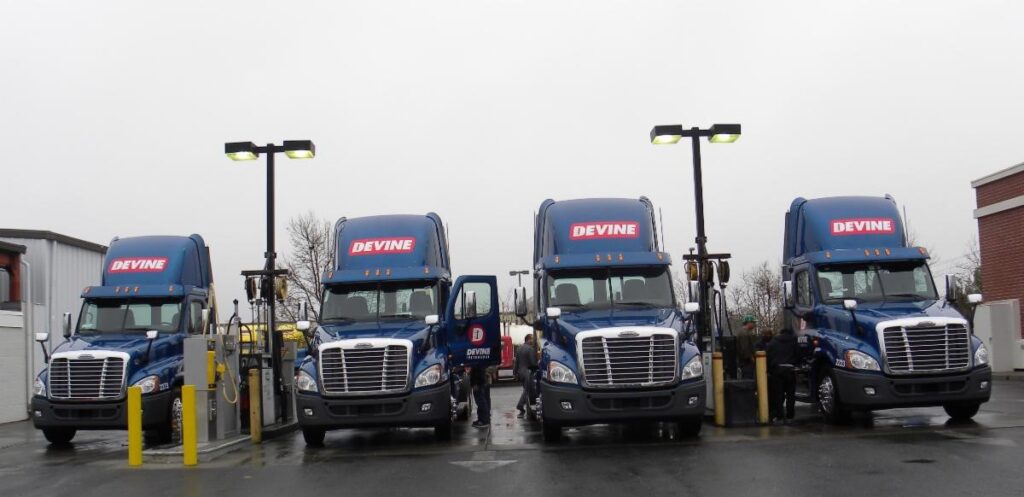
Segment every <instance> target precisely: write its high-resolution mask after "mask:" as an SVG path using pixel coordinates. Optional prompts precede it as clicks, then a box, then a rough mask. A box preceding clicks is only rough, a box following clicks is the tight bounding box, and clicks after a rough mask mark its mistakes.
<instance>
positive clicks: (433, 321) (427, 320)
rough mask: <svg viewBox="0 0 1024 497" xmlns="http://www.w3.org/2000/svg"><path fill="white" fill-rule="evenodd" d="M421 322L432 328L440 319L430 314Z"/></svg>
mask: <svg viewBox="0 0 1024 497" xmlns="http://www.w3.org/2000/svg"><path fill="white" fill-rule="evenodd" d="M423 322H424V323H426V324H427V326H434V325H436V324H437V323H440V322H441V318H440V317H439V316H438V315H437V314H431V315H429V316H427V317H425V318H423Z"/></svg>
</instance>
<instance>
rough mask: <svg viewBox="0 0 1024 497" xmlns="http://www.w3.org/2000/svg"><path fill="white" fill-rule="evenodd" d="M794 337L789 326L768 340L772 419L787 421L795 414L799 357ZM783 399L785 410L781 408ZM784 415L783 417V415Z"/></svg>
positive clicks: (769, 398)
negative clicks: (796, 368) (796, 369)
mask: <svg viewBox="0 0 1024 497" xmlns="http://www.w3.org/2000/svg"><path fill="white" fill-rule="evenodd" d="M799 352H800V351H799V349H798V346H797V342H796V337H794V336H793V330H792V329H791V328H783V329H782V331H780V332H779V334H778V335H775V337H774V338H772V339H771V341H770V342H768V345H767V347H766V354H767V355H768V376H769V380H768V400H769V401H770V404H771V405H770V409H769V412H770V414H771V417H772V419H773V420H774V419H778V420H780V421H788V420H790V419H793V417H794V415H795V414H796V412H795V411H796V373H795V370H794V368H795V367H796V362H797V360H798V358H799ZM783 400H785V405H786V410H785V411H783V410H782V405H783ZM783 416H785V417H783Z"/></svg>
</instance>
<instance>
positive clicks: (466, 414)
mask: <svg viewBox="0 0 1024 497" xmlns="http://www.w3.org/2000/svg"><path fill="white" fill-rule="evenodd" d="M472 415H473V396H472V395H467V396H466V408H465V409H463V410H461V411H459V414H458V416H457V417H456V420H458V421H469V418H470V416H472Z"/></svg>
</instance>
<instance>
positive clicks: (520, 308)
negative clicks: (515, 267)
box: [512, 286, 529, 318]
mask: <svg viewBox="0 0 1024 497" xmlns="http://www.w3.org/2000/svg"><path fill="white" fill-rule="evenodd" d="M512 305H513V306H514V307H515V314H516V317H521V318H523V317H526V314H527V313H528V312H529V309H527V307H526V287H525V286H521V287H518V288H516V289H515V290H513V292H512Z"/></svg>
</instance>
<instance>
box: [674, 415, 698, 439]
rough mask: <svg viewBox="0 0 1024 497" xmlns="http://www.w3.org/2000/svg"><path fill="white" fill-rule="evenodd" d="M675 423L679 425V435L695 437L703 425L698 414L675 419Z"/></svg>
mask: <svg viewBox="0 0 1024 497" xmlns="http://www.w3.org/2000/svg"><path fill="white" fill-rule="evenodd" d="M676 425H677V426H678V427H679V435H680V436H682V437H683V438H696V437H697V436H698V435H700V429H701V428H702V427H703V426H704V419H703V418H701V417H700V416H693V417H689V418H682V419H680V420H679V421H676Z"/></svg>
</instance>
